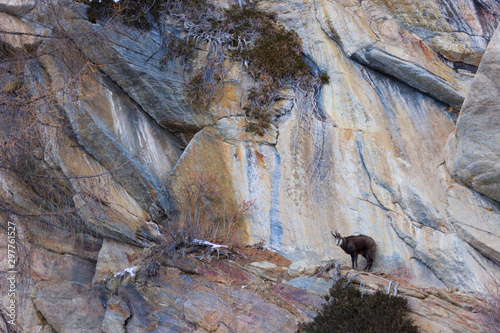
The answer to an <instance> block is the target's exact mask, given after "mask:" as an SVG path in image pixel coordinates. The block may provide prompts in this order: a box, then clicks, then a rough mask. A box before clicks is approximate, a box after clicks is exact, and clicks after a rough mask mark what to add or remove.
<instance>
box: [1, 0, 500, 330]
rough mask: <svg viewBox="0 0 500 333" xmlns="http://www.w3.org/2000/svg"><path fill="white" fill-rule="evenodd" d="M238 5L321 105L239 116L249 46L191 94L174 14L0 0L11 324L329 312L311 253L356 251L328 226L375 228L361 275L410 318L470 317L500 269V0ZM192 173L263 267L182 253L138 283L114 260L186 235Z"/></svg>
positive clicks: (216, 326)
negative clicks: (314, 80)
mask: <svg viewBox="0 0 500 333" xmlns="http://www.w3.org/2000/svg"><path fill="white" fill-rule="evenodd" d="M90 2H92V1H90ZM104 2H106V1H104ZM106 3H111V1H108V2H106ZM214 3H215V6H218V7H223V8H229V6H230V5H241V1H235V2H234V3H233V2H231V1H229V0H228V1H225V0H221V1H215V2H214ZM252 5H253V6H254V7H255V8H256V9H258V10H259V11H262V12H264V13H267V14H272V17H273V20H274V21H275V24H276V25H279V26H282V27H284V29H285V30H286V31H293V32H294V33H295V34H296V36H297V37H298V38H299V39H300V41H301V50H300V52H301V54H302V55H303V56H304V57H305V59H306V62H307V64H308V66H310V68H311V71H312V72H314V73H315V75H319V73H323V74H324V75H326V76H328V80H325V81H324V82H323V84H322V85H321V86H320V87H319V88H317V89H316V91H315V94H314V96H313V97H314V98H313V100H309V99H310V97H311V96H310V95H308V94H306V93H304V92H303V91H301V90H300V89H298V88H294V89H291V88H286V87H285V88H283V89H281V91H280V99H279V101H277V102H276V103H275V105H273V109H274V110H275V111H273V112H274V113H273V119H272V121H271V123H270V124H269V126H268V127H267V128H266V129H265V131H264V133H256V132H252V131H249V130H248V128H246V127H245V126H246V123H247V121H248V117H247V115H246V114H245V110H244V105H245V103H246V102H247V101H248V100H249V99H250V97H249V94H251V91H252V88H253V87H254V86H255V85H256V81H257V80H258V78H255V77H253V76H252V75H250V74H249V72H248V70H247V68H248V64H246V63H244V62H243V63H240V62H237V61H234V62H230V61H227V62H226V63H225V71H226V73H225V74H224V75H225V76H224V82H223V84H222V85H221V86H220V89H218V90H217V91H216V92H215V93H214V98H213V99H211V101H210V103H206V104H203V103H202V104H199V103H193V101H192V100H191V99H190V98H189V94H188V92H187V90H186V82H192V81H189V80H190V79H192V78H190V77H189V75H190V74H189V73H188V72H187V71H186V66H187V65H186V62H181V61H179V60H178V59H174V58H173V57H172V53H169V50H168V49H167V48H166V47H165V45H166V44H165V40H166V38H167V37H168V36H177V37H178V38H182V37H183V36H184V34H185V33H186V31H187V30H188V29H189V26H186V25H184V26H183V25H182V24H179V22H182V18H179V19H178V21H176V20H175V19H172V20H161V19H160V20H157V21H155V22H156V23H155V24H154V25H153V26H151V27H148V28H147V29H144V28H138V27H132V26H130V24H126V22H125V21H124V20H121V19H120V17H119V16H113V15H111V16H108V17H103V18H98V19H96V20H93V19H91V20H89V15H88V6H89V5H88V4H85V3H84V2H76V1H69V0H58V1H44V0H26V1H7V0H0V40H1V42H2V44H1V45H2V50H1V52H2V65H1V77H0V89H1V93H2V105H1V108H2V112H3V113H2V117H3V119H11V120H10V122H6V121H3V122H2V123H1V124H0V133H1V135H2V141H3V143H2V144H1V146H0V149H7V148H8V149H10V150H5V151H2V154H3V156H4V157H5V158H4V157H2V158H1V163H0V164H1V165H0V184H1V186H0V218H1V222H2V226H3V228H4V229H5V230H7V229H6V228H7V227H6V226H7V223H8V221H10V222H12V223H14V224H15V226H16V237H17V238H16V241H17V243H16V244H17V254H16V256H17V257H16V258H17V268H16V269H17V271H18V272H19V273H18V283H17V291H18V308H17V311H18V313H17V315H18V324H19V327H18V328H17V331H18V332H101V331H103V332H142V331H144V330H151V331H155V332H170V331H171V332H184V331H185V332H192V331H193V332H194V331H196V332H233V331H234V332H240V331H270V332H282V331H287V332H288V331H290V332H294V331H295V330H296V328H297V323H298V322H299V321H303V320H307V319H309V318H312V317H313V316H314V313H315V312H316V311H318V309H319V308H320V307H321V302H322V299H321V298H320V297H319V296H318V295H319V294H321V292H324V291H325V290H327V287H325V285H324V283H323V282H324V281H323V280H321V279H318V278H313V277H310V276H312V275H314V274H315V270H316V269H317V267H318V266H320V265H322V262H323V261H328V260H331V259H335V260H337V261H338V262H341V263H343V264H345V265H347V264H349V263H350V258H349V257H348V256H347V255H345V253H343V252H342V250H340V248H338V247H336V246H335V244H334V240H333V238H332V237H331V235H330V231H332V230H338V231H340V232H341V233H342V234H343V235H347V234H354V233H362V234H367V235H370V236H372V237H373V238H374V239H375V240H376V242H377V254H376V257H375V263H374V265H373V271H374V274H376V275H377V274H378V275H377V276H378V277H385V278H391V279H394V280H395V281H396V280H397V281H399V282H401V285H402V287H400V293H401V294H403V295H405V296H407V297H408V298H409V299H410V305H411V306H412V311H413V316H414V317H415V319H416V322H417V324H419V325H420V327H421V328H422V330H423V331H433V332H435V331H450V332H451V331H461V332H466V331H470V330H481V326H480V321H479V317H478V315H477V314H476V313H474V309H473V308H474V306H473V305H471V304H474V296H477V295H478V293H481V292H483V291H484V290H485V288H487V287H488V286H489V284H490V283H491V281H494V280H498V279H499V278H500V126H499V125H500V117H498V111H499V99H498V96H500V87H499V84H500V83H499V82H500V79H499V78H500V52H499V49H500V29H497V28H496V27H497V25H498V22H499V21H500V6H499V5H498V2H497V1H494V0H453V1H445V0H425V1H410V0H405V1H401V0H398V1H396V0H371V1H358V0H291V1H279V0H277V1H271V0H262V1H255V2H253V4H252ZM153 16H154V15H153ZM91 21H92V22H91ZM19 50H23V52H22V54H23V56H16V57H15V60H12V54H17V55H19V54H21V53H19V52H18V53H16V52H17V51H19ZM170 52H171V51H170ZM209 52H210V50H209V49H207V48H206V47H204V46H203V44H200V46H199V49H198V50H197V51H196V55H195V57H194V59H190V60H189V61H187V63H188V64H189V66H192V67H193V68H196V66H200V63H202V62H203V58H204V56H205V55H206V54H208V53H209ZM226 52H227V50H226ZM9 56H10V58H9ZM250 61H251V60H250ZM187 73H188V74H187ZM299 88H300V87H299ZM22 98H24V99H22ZM308 98H309V99H308ZM20 100H22V101H24V104H16V103H19V101H20ZM308 107H310V108H313V109H314V112H311V111H310V110H309V109H308ZM12 110H20V111H19V112H24V113H19V114H20V115H21V116H20V117H14V116H12V115H15V114H16V113H15V112H13V111H12ZM10 117H11V118H10ZM14 125H15V126H14ZM16 126H24V129H25V131H24V132H22V131H21V130H19V131H17V132H16V131H13V128H15V127H16ZM19 128H21V127H19ZM33 133H36V134H33ZM28 134H29V135H28ZM32 138H34V139H32ZM28 139H29V140H28ZM22 140H24V141H22ZM19 151H22V154H21V153H19ZM12 152H16V153H12ZM12 156H14V157H15V158H14V157H12ZM9 158H11V159H9ZM12 161H15V163H14V162H12ZM27 161H29V163H28V162H27ZM9 163H10V164H9ZM203 177H207V179H209V180H210V181H211V182H212V183H213V184H211V186H213V188H216V191H215V190H214V193H215V194H216V195H217V196H218V197H219V199H220V200H212V201H211V206H213V207H211V210H210V213H211V214H215V215H214V218H215V217H216V218H215V219H217V220H219V219H220V216H219V215H217V216H216V213H217V212H224V214H225V215H224V216H225V217H227V216H228V214H230V213H235V212H236V211H238V210H239V209H240V207H242V206H245V205H248V206H250V207H249V209H246V210H244V214H240V215H241V216H238V218H237V219H234V220H231V223H229V222H228V224H226V225H224V224H221V230H224V232H227V233H228V234H229V233H232V234H235V235H237V236H238V242H239V243H240V245H241V246H243V245H254V244H257V243H258V244H260V245H262V246H263V247H264V248H265V249H267V250H271V251H273V252H276V253H278V254H279V256H278V254H276V257H274V255H272V254H268V255H269V256H271V257H272V258H271V259H269V258H266V261H273V260H274V262H275V263H274V264H273V265H276V266H275V267H272V268H270V267H267V266H265V265H264V267H260V268H259V267H258V264H257V267H256V266H255V265H254V266H252V265H250V263H251V262H252V261H253V262H256V263H259V262H261V261H264V260H263V259H262V258H257V257H255V253H254V254H253V255H254V256H253V257H252V255H247V257H248V258H250V259H249V261H248V262H243V261H242V259H241V258H240V259H239V260H235V261H232V262H225V261H217V260H215V259H213V258H212V259H209V260H208V261H207V260H205V261H203V260H198V259H194V258H192V257H189V256H186V257H182V256H181V257H175V258H172V259H171V261H169V262H168V263H167V264H166V265H165V266H166V267H164V266H162V268H161V269H160V272H159V275H157V276H156V277H154V278H151V279H143V277H137V278H135V276H134V275H135V273H134V272H133V271H130V272H128V273H123V272H124V269H126V268H128V267H133V266H136V265H140V260H141V258H142V259H144V258H147V253H148V251H150V250H151V247H152V246H155V245H156V244H158V243H161V242H162V237H164V236H165V235H164V234H163V235H162V233H163V232H164V231H163V230H167V231H168V232H170V233H171V232H172V230H181V226H180V225H178V224H176V223H178V221H179V219H178V216H179V214H181V215H182V213H183V212H182V211H183V209H184V210H185V209H186V206H185V205H183V203H186V200H190V199H189V198H187V197H189V194H190V193H191V192H189V188H191V187H192V186H193V181H198V182H199V181H204V180H206V179H205V178H203ZM198 184H199V183H198ZM228 212H229V213H228ZM207 214H208V211H207ZM233 215H234V214H233ZM175 217H177V219H176V218H175ZM224 221H226V222H227V220H224ZM4 225H5V227H4ZM183 227H184V226H183ZM176 228H177V229H176ZM0 237H1V238H0V244H1V248H0V253H2V259H1V260H2V261H1V266H0V267H1V270H2V273H3V274H4V275H7V273H6V272H7V271H9V262H8V260H7V257H8V255H7V253H8V237H7V233H2V234H1V235H0ZM254 247H255V246H254ZM259 248H260V246H259ZM258 251H261V250H258ZM258 251H257V250H256V251H255V252H256V253H258ZM262 251H263V250H262ZM266 253H267V252H266ZM281 256H282V257H281ZM4 258H5V259H4ZM285 258H286V259H285ZM261 259H262V260H261ZM169 260H170V259H169ZM120 273H122V274H121V275H120ZM307 275H309V277H308V276H307ZM365 279H366V281H367V282H366V283H367V285H369V286H372V288H373V289H376V288H377V283H376V281H377V278H376V277H374V276H365ZM371 279H373V280H371ZM293 281H294V282H293ZM322 281H323V282H322ZM0 285H2V288H3V287H4V286H6V285H7V281H6V279H3V278H2V281H1V282H0ZM318 290H319V291H318ZM0 299H1V301H2V304H7V302H8V298H7V295H2V296H1V297H0ZM68 318H70V319H68ZM3 319H5V317H4V318H3ZM2 325H4V326H2ZM0 327H2V329H4V330H7V328H6V327H8V326H6V324H5V323H0Z"/></svg>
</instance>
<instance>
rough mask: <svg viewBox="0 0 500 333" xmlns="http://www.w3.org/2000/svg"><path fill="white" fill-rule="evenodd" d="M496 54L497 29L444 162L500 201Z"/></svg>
mask: <svg viewBox="0 0 500 333" xmlns="http://www.w3.org/2000/svg"><path fill="white" fill-rule="evenodd" d="M499 51H500V30H497V32H496V33H495V34H494V35H493V37H492V39H491V42H490V44H489V46H488V49H487V52H486V53H485V54H484V56H483V60H482V62H481V65H480V67H479V70H478V72H477V74H476V76H475V77H474V80H473V82H472V85H471V88H470V90H469V94H468V95H467V99H466V102H465V103H464V106H463V108H462V112H461V113H460V117H459V119H458V122H457V127H456V130H455V131H454V132H453V133H452V134H451V135H450V138H449V144H448V148H449V154H448V163H447V165H448V166H449V168H450V172H451V174H452V176H453V177H454V178H456V179H457V180H459V181H460V182H463V183H465V184H467V185H469V186H471V187H472V188H473V189H474V190H476V191H477V192H480V193H482V194H484V195H486V196H488V197H490V198H492V199H494V200H496V201H500V171H499V170H500V169H499V167H500V151H499V149H498V148H499V146H500V126H499V125H500V119H499V117H498V115H499V111H500V103H499V101H498V94H499V93H500V85H499V82H500V81H499V79H500V77H499V75H500V67H499V61H500V57H499Z"/></svg>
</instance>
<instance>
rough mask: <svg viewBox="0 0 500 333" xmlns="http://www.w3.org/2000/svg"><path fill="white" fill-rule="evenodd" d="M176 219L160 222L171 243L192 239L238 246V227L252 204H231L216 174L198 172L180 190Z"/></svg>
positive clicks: (245, 202)
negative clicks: (218, 182)
mask: <svg viewBox="0 0 500 333" xmlns="http://www.w3.org/2000/svg"><path fill="white" fill-rule="evenodd" d="M178 198H179V199H177V204H176V205H177V207H178V210H179V212H180V213H179V214H178V216H176V217H175V218H174V219H173V220H169V221H164V223H161V224H162V225H163V227H164V229H165V233H166V234H168V235H170V238H171V239H172V241H173V242H181V241H187V242H189V241H191V240H193V239H199V240H206V241H210V242H220V243H224V244H238V243H239V242H240V235H239V234H238V226H240V225H241V223H242V222H243V219H244V218H245V216H246V215H247V214H248V211H249V210H250V209H251V207H252V206H253V205H254V202H250V201H244V202H243V203H241V204H236V203H234V200H233V199H232V198H228V197H227V194H225V193H223V192H222V191H221V189H220V187H219V185H218V184H217V175H215V174H212V173H207V172H201V173H199V174H198V175H197V176H196V177H195V178H193V179H192V180H191V181H190V182H189V183H187V184H185V185H183V186H182V187H181V189H180V192H179V195H178Z"/></svg>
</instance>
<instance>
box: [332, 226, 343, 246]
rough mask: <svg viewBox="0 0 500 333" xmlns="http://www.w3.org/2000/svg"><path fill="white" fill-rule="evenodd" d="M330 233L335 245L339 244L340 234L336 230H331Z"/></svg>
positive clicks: (340, 241) (340, 240)
mask: <svg viewBox="0 0 500 333" xmlns="http://www.w3.org/2000/svg"><path fill="white" fill-rule="evenodd" d="M330 233H331V234H332V236H333V238H334V239H335V245H337V246H340V244H341V243H342V236H340V234H339V233H338V232H337V230H335V233H333V232H331V231H330Z"/></svg>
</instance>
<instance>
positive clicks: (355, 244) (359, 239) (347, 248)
mask: <svg viewBox="0 0 500 333" xmlns="http://www.w3.org/2000/svg"><path fill="white" fill-rule="evenodd" d="M330 233H331V234H332V236H333V238H335V243H336V244H337V246H340V248H341V249H342V250H344V252H345V253H347V254H350V255H351V260H352V268H354V269H358V254H361V255H362V256H363V257H365V258H366V267H365V269H364V270H365V271H367V270H369V269H371V268H372V264H373V254H374V253H375V250H376V248H377V244H375V241H374V240H373V238H371V237H368V236H365V235H359V236H348V237H342V236H340V234H339V233H338V232H337V230H335V234H334V233H333V232H331V231H330Z"/></svg>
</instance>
